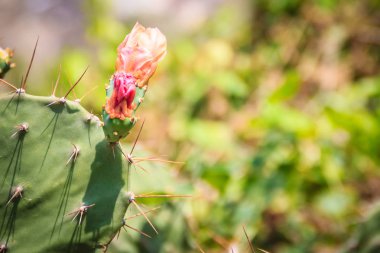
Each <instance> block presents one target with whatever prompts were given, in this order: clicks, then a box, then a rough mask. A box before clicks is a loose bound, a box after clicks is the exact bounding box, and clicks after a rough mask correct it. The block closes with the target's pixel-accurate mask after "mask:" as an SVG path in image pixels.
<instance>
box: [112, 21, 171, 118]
mask: <svg viewBox="0 0 380 253" xmlns="http://www.w3.org/2000/svg"><path fill="white" fill-rule="evenodd" d="M165 54H166V38H165V36H164V35H163V34H162V33H161V32H160V30H158V29H157V28H145V27H144V26H142V25H140V24H139V23H136V24H135V26H134V27H133V29H132V31H131V33H130V34H128V35H127V36H126V37H125V39H124V41H123V42H122V43H121V44H120V45H119V47H118V48H117V60H116V72H115V73H114V75H113V76H112V79H113V91H112V95H111V97H110V98H109V99H108V100H107V103H106V106H105V110H106V112H107V113H108V114H109V115H110V118H111V119H113V118H119V119H121V120H124V119H125V118H130V117H131V116H132V112H133V110H134V108H135V105H134V103H133V100H134V97H135V94H136V87H140V88H141V87H144V86H145V85H147V83H148V80H149V78H150V77H151V76H152V75H153V74H154V72H155V71H156V68H157V64H158V62H159V61H160V60H162V59H163V57H164V56H165Z"/></svg>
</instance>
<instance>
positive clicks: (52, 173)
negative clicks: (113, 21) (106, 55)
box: [0, 24, 166, 253]
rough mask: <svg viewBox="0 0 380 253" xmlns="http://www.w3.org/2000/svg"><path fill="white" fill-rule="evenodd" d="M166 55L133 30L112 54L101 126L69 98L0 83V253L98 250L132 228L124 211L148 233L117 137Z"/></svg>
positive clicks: (150, 35)
mask: <svg viewBox="0 0 380 253" xmlns="http://www.w3.org/2000/svg"><path fill="white" fill-rule="evenodd" d="M142 36H144V38H142ZM141 49H144V50H141ZM165 50H166V41H165V37H164V36H163V35H162V34H161V33H160V32H159V31H158V29H151V28H148V29H145V28H144V27H143V26H141V25H139V24H136V25H135V27H134V28H133V30H132V32H131V33H130V34H129V35H127V37H126V38H125V40H124V41H123V43H122V44H121V45H120V46H119V48H118V60H117V65H116V66H117V68H116V72H115V74H114V75H113V76H112V77H111V80H110V85H109V87H107V89H106V90H107V92H106V93H107V97H108V99H107V103H106V105H105V106H104V109H103V121H101V120H100V119H99V118H98V117H96V116H94V115H92V114H91V113H89V112H88V111H86V110H85V109H84V108H83V107H82V106H81V105H80V103H79V101H70V100H68V99H67V95H68V94H67V95H66V96H64V97H62V98H57V97H55V96H53V95H52V96H49V97H41V96H33V95H30V94H27V92H26V78H25V80H24V82H23V84H22V86H21V87H20V88H16V87H15V86H14V85H12V84H10V83H8V82H6V81H4V80H0V81H1V82H2V83H3V84H6V85H7V86H8V87H10V88H11V89H13V92H12V94H10V95H5V96H2V97H1V98H0V115H1V120H0V147H1V148H0V253H5V252H7V251H8V250H9V251H10V252H14V253H24V252H81V253H86V252H95V251H97V250H99V251H104V252H105V251H107V248H108V245H109V244H110V243H111V242H112V240H113V239H114V238H115V237H116V236H118V234H119V233H120V230H121V229H122V228H124V229H125V228H131V227H130V226H128V225H127V224H126V220H125V217H126V211H127V209H128V207H129V206H134V207H135V209H136V210H137V211H138V213H139V215H141V216H144V217H145V218H146V220H147V222H148V223H149V224H151V226H152V228H153V230H155V228H154V226H153V224H152V223H151V221H150V220H149V218H148V217H147V215H146V213H144V211H143V210H142V209H141V207H139V205H138V204H137V200H138V199H139V198H146V197H149V195H135V194H134V193H132V192H130V191H129V189H128V188H129V187H128V184H127V182H128V181H129V178H128V177H129V174H128V173H127V171H128V168H129V167H130V166H131V165H135V164H136V165H135V166H138V165H137V163H138V161H137V160H136V159H135V158H133V157H132V155H131V153H132V151H133V149H134V145H133V147H127V146H125V145H123V146H121V144H120V143H119V140H120V139H121V138H123V137H126V136H127V134H128V133H129V131H130V130H131V128H132V127H133V126H134V125H135V123H136V122H137V117H136V109H137V108H138V106H139V105H140V104H141V102H142V100H143V97H144V95H145V91H146V89H147V81H148V79H149V78H150V76H151V75H152V74H153V73H154V71H155V69H156V67H157V62H158V61H159V60H161V59H162V57H163V56H164V54H165ZM33 56H34V54H33ZM32 59H33V57H32ZM1 64H3V63H2V62H0V67H1V66H3V65H1ZM7 64H8V63H7ZM4 69H5V68H3V69H2V71H3V72H1V73H5V72H4ZM29 70H30V67H29V69H28V73H29ZM28 73H27V74H26V77H27V76H28ZM73 87H75V85H74V86H73ZM70 91H71V89H70ZM140 130H141V129H140ZM126 150H132V151H131V153H130V154H126ZM150 160H155V159H150ZM156 160H157V161H162V160H159V159H156ZM140 161H141V160H140ZM138 183H139V184H140V183H141V184H143V182H138ZM164 196H166V195H164ZM158 197H160V196H158ZM132 229H133V228H132ZM134 230H135V231H137V232H140V233H141V234H142V235H146V234H145V233H143V232H141V231H138V230H137V229H134ZM147 236H148V235H147Z"/></svg>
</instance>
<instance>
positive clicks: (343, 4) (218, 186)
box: [0, 0, 380, 253]
mask: <svg viewBox="0 0 380 253" xmlns="http://www.w3.org/2000/svg"><path fill="white" fill-rule="evenodd" d="M136 21H138V22H140V23H141V24H143V25H145V26H153V27H158V28H159V29H160V30H161V31H162V32H163V33H164V34H165V35H166V36H167V39H168V54H167V56H166V58H165V60H164V61H163V62H162V63H161V64H160V65H159V68H158V70H157V72H156V75H155V76H154V77H153V78H152V79H151V81H150V89H149V93H148V95H147V97H146V99H145V102H144V103H145V104H144V106H143V107H142V108H141V109H140V110H139V115H140V116H141V117H142V118H145V120H146V124H145V127H144V129H143V133H142V136H141V138H140V140H139V145H141V146H144V147H146V148H148V149H149V150H151V152H153V153H155V154H158V155H165V157H167V158H169V159H172V160H177V161H184V162H185V164H184V165H182V166H168V168H167V170H168V171H169V172H170V175H171V176H170V177H171V178H170V179H168V180H161V179H160V180H156V181H154V180H153V181H152V183H153V184H157V185H160V186H161V187H163V189H164V190H165V191H166V192H171V193H187V194H191V195H193V198H192V199H190V200H189V199H180V200H178V199H177V200H174V199H170V200H167V201H159V202H157V201H156V202H154V203H146V205H147V208H149V207H150V206H151V205H158V204H159V205H161V206H162V207H161V209H160V210H159V211H157V212H156V214H155V215H153V216H152V220H153V222H154V223H155V224H157V227H158V228H159V230H160V235H158V236H155V237H154V238H153V239H146V238H143V237H141V236H140V235H138V234H133V233H134V232H130V235H127V234H124V235H123V236H122V238H120V239H119V240H118V241H117V242H116V243H115V245H114V246H113V248H112V249H111V252H235V253H237V252H249V246H248V242H247V239H246V238H245V235H244V233H243V230H242V225H244V226H245V227H246V230H247V233H248V235H249V237H250V240H251V241H252V243H253V245H254V246H255V248H261V249H264V250H266V251H268V252H327V253H329V252H380V251H377V250H380V246H379V245H380V239H379V238H380V232H379V231H380V225H378V224H380V218H376V217H377V216H376V214H378V213H377V212H379V211H377V210H378V208H377V205H376V204H377V200H378V199H379V194H380V171H379V163H380V159H379V158H380V157H379V155H380V69H379V67H380V2H379V1H377V0H361V1H359V0H358V1H355V0H315V1H302V0H251V1H249V0H207V1H206V0H183V1H179V0H160V1H153V0H139V1H132V0H128V1H123V0H112V1H103V0H86V1H75V0H34V1H29V0H12V1H5V0H3V1H0V46H2V47H12V48H13V49H14V50H15V60H14V61H15V62H16V64H17V67H16V68H15V69H14V70H12V71H11V73H10V74H9V75H8V76H7V80H8V81H10V82H12V83H14V84H18V83H20V81H21V76H22V75H23V74H24V73H25V71H26V68H27V65H28V62H29V59H30V56H31V54H32V50H33V46H34V43H35V41H36V39H37V36H39V45H38V49H37V54H36V57H35V61H34V64H33V66H32V72H31V75H30V77H29V81H28V90H29V92H31V93H33V94H37V95H50V94H51V91H52V84H53V83H54V82H55V80H56V77H57V74H58V69H59V65H61V66H62V70H63V80H62V81H61V82H60V86H59V88H58V93H59V94H64V93H65V91H67V90H68V89H69V87H70V84H69V83H70V82H71V83H73V82H74V81H75V80H76V79H77V78H78V77H79V76H80V74H81V73H82V72H83V70H84V69H85V68H86V67H87V66H88V65H89V71H88V72H87V74H86V76H85V77H84V78H83V80H82V81H81V83H80V85H79V86H78V87H77V88H76V89H75V94H73V96H72V99H74V98H79V97H82V96H83V95H86V96H85V97H84V98H83V100H82V104H83V105H84V106H85V107H86V108H87V109H88V110H89V111H93V112H94V113H95V114H98V115H99V114H100V111H101V106H102V105H103V104H104V101H105V96H104V85H105V84H106V83H107V82H108V79H109V78H110V76H111V75H112V73H113V71H114V64H115V59H116V47H117V45H118V44H119V43H120V42H121V41H122V40H123V38H124V36H125V35H126V34H127V33H128V32H129V31H130V29H131V28H132V27H133V25H134V23H135V22H136ZM93 87H95V88H93ZM88 91H90V93H87V92H88ZM0 120H1V119H0ZM135 131H136V130H135ZM135 135H136V133H133V134H132V136H131V137H129V138H128V139H127V140H126V141H127V142H133V141H134V138H135V137H134V136H135ZM136 173H139V172H136ZM146 176H147V177H150V175H149V173H148V174H147V175H146ZM158 178H159V177H158ZM173 179H174V180H173ZM136 184H138V182H136ZM371 213H372V216H371ZM374 217H375V218H374ZM378 217H380V215H378ZM366 222H367V223H366ZM368 224H369V225H368ZM136 226H138V227H140V228H141V229H144V230H146V231H147V232H148V233H150V232H151V230H149V227H148V226H147V225H146V224H144V221H143V220H142V221H140V223H138V222H136ZM376 232H377V233H378V234H376ZM126 249H128V250H126ZM371 250H373V251H371ZM256 252H260V250H259V249H256Z"/></svg>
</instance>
